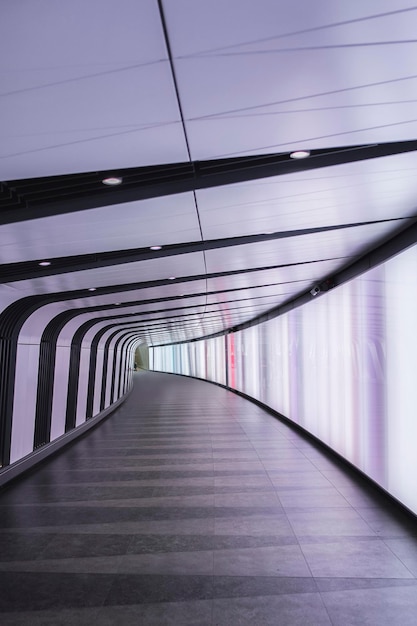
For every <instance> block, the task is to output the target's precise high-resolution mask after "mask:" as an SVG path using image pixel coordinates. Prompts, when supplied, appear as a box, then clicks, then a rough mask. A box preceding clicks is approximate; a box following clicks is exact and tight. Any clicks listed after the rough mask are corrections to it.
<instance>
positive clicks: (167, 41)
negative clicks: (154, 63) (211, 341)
mask: <svg viewBox="0 0 417 626" xmlns="http://www.w3.org/2000/svg"><path fill="white" fill-rule="evenodd" d="M158 8H159V15H160V18H161V25H162V30H163V33H164V39H165V45H166V49H167V54H168V59H169V65H170V68H171V75H172V81H173V84H174V89H175V96H176V98H177V104H178V110H179V113H180V116H181V125H182V130H183V133H184V140H185V145H186V148H187V154H188V159H189V161H190V164H191V167H192V171H193V176H194V177H195V161H193V160H192V158H191V149H190V142H189V139H188V133H187V128H186V125H185V118H184V111H183V108H182V103H181V98H180V92H179V87H178V81H177V75H176V72H175V66H174V58H173V55H172V50H171V43H170V39H169V35H168V27H167V22H166V19H165V12H164V7H163V0H158ZM193 199H194V207H195V212H196V215H197V221H198V228H199V231H200V237H201V241H204V236H203V228H202V225H201V218H200V211H199V209H198V202H197V195H196V191H195V189H193ZM202 253H203V263H204V271H205V273H206V275H207V259H206V252H205V250H202ZM207 290H208V280H207V278H206V292H207ZM206 302H207V295H206ZM204 313H205V310H204V311H203V313H202V314H201V319H202V320H203V318H204Z"/></svg>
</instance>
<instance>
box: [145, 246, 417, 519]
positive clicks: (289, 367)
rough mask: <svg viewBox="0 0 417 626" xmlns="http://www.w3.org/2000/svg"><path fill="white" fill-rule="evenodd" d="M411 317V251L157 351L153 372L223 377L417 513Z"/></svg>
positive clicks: (415, 334)
mask: <svg viewBox="0 0 417 626" xmlns="http://www.w3.org/2000/svg"><path fill="white" fill-rule="evenodd" d="M416 320H417V248H416V247H413V248H410V249H409V250H407V251H405V252H403V253H402V254H400V255H398V256H397V257H395V258H393V259H391V260H390V261H387V262H386V263H385V264H383V265H381V266H379V267H377V268H375V269H373V270H370V271H369V272H367V273H366V274H364V275H362V276H360V277H358V278H356V279H354V280H352V281H351V282H349V283H347V284H345V285H342V286H341V287H338V288H335V289H334V290H332V291H330V292H328V293H326V294H321V295H319V296H317V297H316V298H312V300H311V302H310V303H309V304H306V305H304V306H303V307H300V308H298V309H294V310H293V311H291V312H290V313H288V314H286V315H283V316H280V317H277V318H275V319H272V320H269V321H268V322H264V323H263V324H259V325H257V326H253V327H251V328H248V329H245V330H243V331H239V332H236V333H233V334H229V335H227V336H226V337H225V338H223V337H222V338H215V339H212V340H202V341H200V342H193V343H190V344H183V345H182V346H166V347H160V348H155V349H154V355H153V356H154V369H158V370H165V371H171V372H177V373H190V374H191V375H193V376H198V377H200V378H207V379H209V380H213V381H216V382H221V383H223V384H225V383H226V381H227V384H228V385H229V386H230V387H232V388H234V389H236V390H239V391H242V392H244V393H246V394H248V395H250V396H252V397H254V398H256V399H259V400H261V401H262V402H264V403H265V404H267V405H269V406H270V407H271V408H273V409H275V410H276V411H278V412H279V413H282V414H283V415H285V416H287V417H289V418H290V419H291V420H293V421H294V422H296V423H297V424H299V425H301V426H303V427H304V428H306V429H307V430H308V431H309V432H311V433H312V434H314V435H315V436H317V437H318V438H319V439H321V440H322V441H324V442H325V443H327V444H328V445H330V446H331V447H332V448H333V449H334V450H336V451H337V452H338V453H339V454H341V455H342V456H343V457H345V458H346V459H348V460H349V461H350V462H352V463H353V464H354V465H356V466H357V467H358V468H359V469H360V470H362V471H363V472H364V473H365V474H367V475H368V476H369V477H371V478H372V479H373V480H375V481H376V482H377V483H378V484H380V485H381V486H382V487H383V488H384V489H386V490H387V491H389V492H390V493H391V494H392V495H393V496H395V497H396V498H397V499H398V500H400V501H401V502H403V503H404V504H405V505H406V506H407V507H408V508H410V509H411V510H413V511H414V512H416V513H417V489H416V488H415V476H417V454H416V452H415V442H416V441H417V417H416V406H417V379H416V372H417V331H416ZM220 340H221V341H220ZM225 341H227V350H226V349H225V348H226V344H225ZM176 354H181V359H180V361H177V362H175V355H176ZM226 367H227V374H226Z"/></svg>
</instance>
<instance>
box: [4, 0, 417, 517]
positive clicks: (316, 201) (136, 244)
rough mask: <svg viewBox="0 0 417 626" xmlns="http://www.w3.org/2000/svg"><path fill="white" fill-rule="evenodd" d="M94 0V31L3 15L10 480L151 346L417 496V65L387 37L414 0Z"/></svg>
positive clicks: (105, 397) (65, 433)
mask: <svg viewBox="0 0 417 626" xmlns="http://www.w3.org/2000/svg"><path fill="white" fill-rule="evenodd" d="M96 4H97V3H95V2H92V3H87V5H86V7H83V16H84V18H83V23H82V25H80V26H79V29H78V30H77V41H78V42H79V46H75V45H74V28H72V27H70V26H69V24H71V23H72V21H71V19H72V18H73V17H74V13H73V12H74V10H75V9H74V8H71V7H67V8H65V9H64V8H62V10H58V9H57V7H56V6H55V4H54V3H52V2H45V3H44V9H43V11H44V15H43V18H44V19H40V16H39V15H37V14H36V9H35V8H34V7H27V12H26V13H25V14H23V13H22V12H21V11H19V10H18V9H17V8H16V7H15V6H14V5H13V3H11V2H10V3H9V2H6V5H7V9H6V10H5V12H4V18H3V19H2V22H3V26H2V28H3V30H4V33H3V36H2V43H1V45H2V46H3V48H4V51H3V52H4V53H3V55H2V57H3V58H7V59H8V60H9V64H10V68H11V69H10V76H9V78H8V80H9V83H8V86H7V89H6V87H5V90H4V93H2V94H1V95H2V96H4V101H5V102H6V101H7V105H6V113H7V115H6V116H5V118H4V119H6V120H7V121H6V123H5V126H4V127H3V135H2V137H3V148H2V149H3V153H2V154H1V173H0V178H1V180H2V182H1V183H0V203H1V204H0V207H1V210H0V240H1V285H0V346H1V347H0V357H1V385H0V409H1V413H0V415H1V416H0V457H1V458H0V462H1V466H2V470H1V472H0V481H3V482H5V481H6V480H8V479H9V478H10V477H14V476H16V474H17V472H18V471H20V470H21V469H25V468H26V467H29V466H30V465H31V464H32V463H33V462H35V461H36V460H37V459H40V458H43V457H42V450H43V451H44V452H45V454H46V453H47V452H48V451H49V452H50V451H54V450H55V449H56V448H55V447H54V446H53V445H52V444H54V442H55V443H57V444H60V445H61V443H64V442H65V441H67V440H69V438H71V437H73V436H74V435H76V434H77V433H78V432H80V433H83V432H85V428H86V426H87V425H88V424H89V423H90V424H95V423H96V422H97V421H98V420H100V419H101V418H102V417H105V416H107V415H108V413H109V411H111V410H112V408H114V407H116V406H118V405H119V403H120V402H121V401H122V400H123V399H124V398H125V397H126V395H127V394H128V393H129V391H130V390H131V388H132V378H133V366H134V362H135V350H136V348H137V347H138V346H142V347H144V348H145V347H146V349H149V355H150V367H151V368H153V369H156V370H163V371H166V372H172V373H177V374H186V375H192V376H196V377H199V378H204V379H208V380H210V381H213V382H217V383H220V384H222V385H225V386H228V387H230V388H231V389H234V390H236V391H239V392H241V393H244V394H246V395H247V396H250V397H252V398H255V399H256V400H258V401H260V402H262V403H263V404H265V405H267V406H268V407H270V408H271V409H272V410H274V411H276V412H278V413H279V414H282V415H284V416H285V417H287V418H288V419H290V420H292V421H293V422H294V423H295V424H297V425H299V426H301V427H302V428H304V429H306V430H307V431H308V432H310V433H311V434H313V435H314V436H316V437H317V438H319V439H320V440H321V441H323V442H324V443H326V444H327V445H329V446H330V447H331V448H332V449H334V450H335V451H336V452H337V453H338V454H340V455H341V456H342V457H343V458H345V459H346V460H348V461H349V462H350V463H352V464H353V465H354V466H355V467H357V468H358V469H359V470H360V471H362V472H363V473H364V474H365V475H366V476H368V477H369V478H370V479H371V480H373V481H375V482H376V483H377V484H378V485H379V486H380V487H382V488H383V489H384V490H385V491H387V492H388V493H390V494H391V495H392V496H394V497H395V498H396V499H397V500H399V501H400V502H401V503H402V504H403V505H404V506H406V507H407V508H408V509H410V510H411V511H413V512H414V513H416V512H417V500H416V495H415V489H414V485H413V483H412V476H413V475H416V473H417V465H416V463H417V461H416V457H415V454H414V449H413V445H412V443H411V442H413V441H414V440H415V437H416V435H417V430H416V425H415V419H414V413H413V411H414V408H413V407H414V406H415V401H416V399H417V398H416V391H415V384H414V379H413V376H412V372H414V371H415V369H416V367H417V363H416V357H415V355H416V354H417V349H416V348H417V346H416V345H415V343H416V340H415V336H416V334H415V330H414V326H415V317H416V313H417V303H416V297H415V293H416V288H415V287H416V278H415V277H416V272H415V268H416V267H417V259H416V256H415V255H416V247H415V246H416V243H417V227H416V223H415V220H416V217H417V214H416V202H417V200H416V199H417V184H416V177H415V171H416V156H415V155H416V150H417V141H416V140H415V137H416V136H417V122H416V121H415V119H414V117H413V116H412V115H411V114H412V113H413V111H412V107H413V106H414V105H413V103H414V102H415V98H414V97H413V95H414V94H415V89H416V87H417V78H416V77H415V75H414V74H413V73H412V68H411V67H409V64H410V59H411V58H412V57H413V55H412V52H410V47H409V46H411V45H412V41H411V40H410V41H409V40H407V39H406V38H404V40H403V41H400V42H397V43H395V42H394V43H395V45H394V44H393V43H392V42H388V41H385V40H384V37H385V33H386V32H388V30H391V29H395V28H399V29H400V30H401V32H408V29H409V28H410V24H412V20H411V17H413V18H414V17H415V13H414V11H415V8H413V7H411V8H410V7H405V6H404V7H400V6H399V5H398V3H395V6H394V3H392V7H391V8H390V10H389V11H388V10H387V12H386V13H384V14H375V13H374V12H373V7H372V3H370V2H365V3H362V4H361V7H357V8H355V9H348V8H346V7H343V6H342V5H341V4H340V6H339V7H338V8H337V9H335V8H334V6H333V3H330V2H326V0H323V2H321V3H319V4H320V7H321V12H320V11H318V12H317V15H315V16H313V15H311V11H310V10H309V3H308V2H301V3H299V4H301V6H304V8H305V11H303V10H301V9H300V7H299V9H298V12H297V16H295V15H293V14H292V11H291V10H290V9H289V8H287V10H284V9H283V7H282V5H280V3H276V4H275V5H274V3H269V2H261V3H260V4H259V2H257V3H255V2H251V1H248V2H246V3H245V7H246V9H245V11H243V10H241V7H240V6H239V4H238V3H237V0H236V2H234V1H233V2H230V3H227V6H225V5H223V4H222V3H220V2H215V3H201V6H200V10H199V11H189V10H188V9H187V7H186V3H184V2H183V1H182V0H181V1H179V0H178V2H173V3H168V2H156V1H155V2H154V1H151V0H149V1H148V0H147V2H143V3H137V2H134V1H133V0H123V2H122V5H123V10H122V11H121V13H120V15H122V16H123V17H120V19H118V20H116V22H115V23H112V22H111V18H110V17H109V16H110V15H111V13H112V11H111V8H112V3H111V2H107V0H106V1H105V2H104V3H103V2H101V3H100V10H99V11H98V10H97V7H95V5H96ZM209 4H211V6H210V7H209V6H208V5H209ZM388 4H390V3H388ZM330 6H331V7H332V11H335V12H336V13H337V15H335V17H334V20H333V21H332V22H331V23H330V22H329V23H327V21H326V20H324V17H323V16H324V15H327V14H328V10H329V7H330ZM103 7H107V8H108V11H105V10H103ZM349 11H352V15H351V14H350V13H349ZM317 16H319V18H320V19H318V17H317ZM320 16H321V17H320ZM109 20H110V21H109ZM317 20H318V21H317ZM359 23H360V24H361V28H362V30H361V33H362V34H363V37H364V42H362V44H363V45H362V44H359V43H358V42H357V41H356V30H355V28H356V26H355V24H359ZM33 24H36V28H34V27H33ZM219 24H223V25H224V29H220V30H219ZM256 24H257V26H256ZM272 24H275V25H276V24H279V25H280V27H279V29H278V30H279V32H278V31H277V32H276V28H275V30H274V29H272V30H271V28H272V26H271V25H272ZM137 29H139V30H140V37H139V36H138V30H137ZM340 29H342V31H343V33H344V34H343V36H342V35H341V34H340V33H341V32H342V31H341V30H340ZM23 31H24V32H26V33H27V36H26V39H25V41H24V42H17V41H16V39H15V37H14V36H13V33H16V32H23ZM103 32H112V36H111V37H109V39H108V40H105V39H103V37H102V33H103ZM52 33H55V35H53V34H52ZM196 33H200V35H201V37H203V39H204V41H202V42H201V45H200V40H199V39H198V37H197V39H196V37H195V34H196ZM202 33H203V34H204V36H203V34H202ZM328 33H333V34H334V33H336V35H337V36H336V35H335V39H334V38H332V36H330V35H329V39H328V40H327V39H326V37H328ZM232 34H233V36H232ZM339 35H340V38H341V39H340V42H339V39H338V37H339ZM56 36H57V37H58V39H59V40H60V44H59V45H58V44H57V41H58V39H56ZM321 37H323V38H324V39H323V40H322V39H321ZM376 37H379V38H380V41H379V40H378V41H379V44H378V46H376V45H374V44H372V45H371V43H372V42H374V43H375V41H374V40H375V38H376ZM404 37H405V35H404ZM317 38H318V39H317ZM232 40H233V42H234V43H231V42H232ZM284 40H285V41H286V42H287V43H289V42H292V43H291V45H288V46H284V44H283V41H284ZM300 41H301V44H300ZM384 41H385V43H384ZM92 42H95V43H94V45H93V44H92ZM366 42H367V45H365V43H366ZM400 43H401V45H399V44H400ZM281 44H282V46H283V47H279V46H281ZM368 44H369V45H368ZM397 44H398V45H397ZM259 46H261V48H260V49H259ZM277 46H278V47H277ZM356 48H360V50H361V53H362V54H365V55H366V62H363V60H362V61H361V62H360V63H358V62H357V58H356V57H355V56H354V55H355V54H356V52H357V51H356ZM202 50H203V52H202ZM394 51H395V53H394ZM277 55H278V56H280V58H281V59H282V58H284V57H285V59H286V63H276V58H277ZM51 58H54V59H55V61H54V63H55V65H53V67H52V65H48V64H47V63H46V62H45V59H51ZM132 59H135V62H134V63H132ZM307 67H308V71H307V69H306V68H307ZM347 67H349V68H351V71H349V72H347V71H341V68H347ZM77 68H78V69H77ZM82 68H84V69H82ZM97 68H101V69H97ZM407 68H408V69H409V71H408V70H407ZM16 76H19V77H20V78H19V79H17V78H16ZM272 77H273V79H272ZM311 77H314V80H313V81H312V80H311ZM5 82H7V81H5ZM26 111H30V112H31V114H30V115H27V114H26ZM376 111H377V112H378V115H377V118H378V121H377V122H376V121H375V115H376V114H375V112H376ZM413 115H414V113H413ZM121 116H122V118H123V119H120V117H121ZM311 129H315V130H311ZM300 157H303V158H300Z"/></svg>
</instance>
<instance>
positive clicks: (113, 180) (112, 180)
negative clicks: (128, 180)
mask: <svg viewBox="0 0 417 626" xmlns="http://www.w3.org/2000/svg"><path fill="white" fill-rule="evenodd" d="M101 182H102V183H103V185H110V186H111V187H114V186H115V185H121V184H122V182H123V178H120V176H109V177H108V178H103V180H102V181H101Z"/></svg>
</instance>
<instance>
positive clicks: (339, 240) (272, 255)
mask: <svg viewBox="0 0 417 626" xmlns="http://www.w3.org/2000/svg"><path fill="white" fill-rule="evenodd" d="M391 230H392V226H391V225H388V226H387V225H386V224H383V225H372V226H359V227H355V228H349V229H346V230H343V231H340V230H338V231H333V232H323V233H316V234H313V235H304V236H299V237H292V238H290V239H278V240H276V241H267V242H263V243H253V244H248V245H244V246H235V247H233V248H226V249H221V250H214V251H212V250H209V251H208V252H207V253H206V257H207V265H208V271H209V272H217V271H220V270H223V271H228V270H238V269H245V268H249V267H264V266H268V265H278V264H283V265H284V264H289V263H308V262H310V261H318V260H320V259H323V260H325V259H332V258H336V257H338V258H339V259H341V261H342V262H343V258H344V263H346V258H348V257H355V256H357V255H359V254H361V253H362V254H363V253H364V252H365V249H366V247H367V246H366V247H365V246H364V243H363V241H364V239H365V238H367V241H369V245H371V244H372V243H375V242H377V241H379V240H380V239H381V238H382V237H384V236H387V235H388V233H389V232H390V231H391ZM290 271H291V272H292V270H290Z"/></svg>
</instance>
